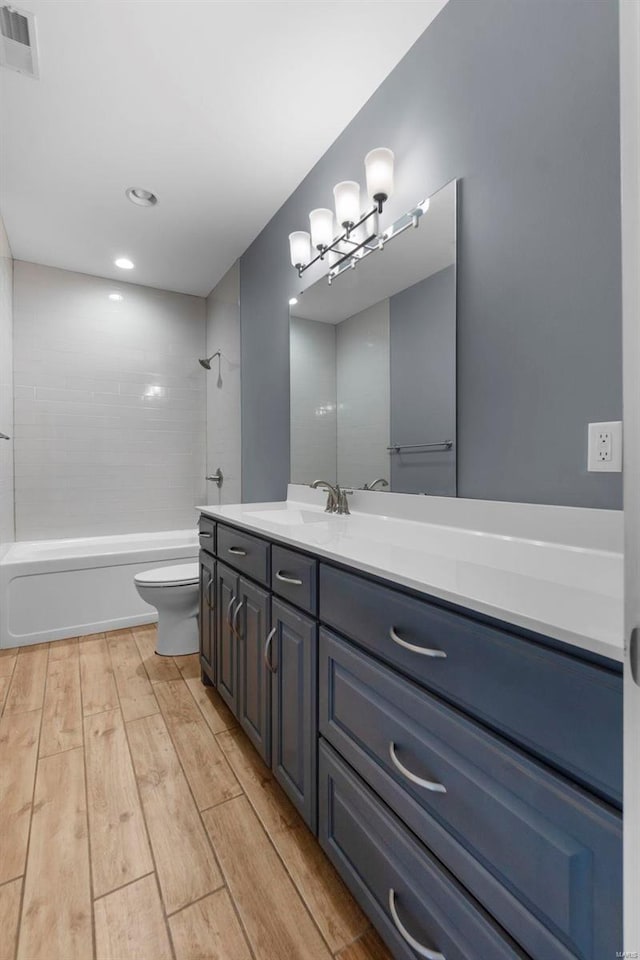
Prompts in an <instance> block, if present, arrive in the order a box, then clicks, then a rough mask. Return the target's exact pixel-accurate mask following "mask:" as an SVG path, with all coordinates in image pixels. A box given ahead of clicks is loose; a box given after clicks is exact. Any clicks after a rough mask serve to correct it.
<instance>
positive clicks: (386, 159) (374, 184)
mask: <svg viewBox="0 0 640 960" xmlns="http://www.w3.org/2000/svg"><path fill="white" fill-rule="evenodd" d="M364 165H365V169H366V172H367V193H368V195H369V197H370V198H371V199H372V200H380V199H382V200H386V199H388V198H389V197H390V196H391V194H392V193H393V150H389V149H388V147H376V149H375V150H370V151H369V153H368V154H367V155H366V157H365V158H364Z"/></svg>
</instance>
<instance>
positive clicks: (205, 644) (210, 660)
mask: <svg viewBox="0 0 640 960" xmlns="http://www.w3.org/2000/svg"><path fill="white" fill-rule="evenodd" d="M215 597H216V561H215V559H214V557H213V556H211V554H209V553H207V552H206V551H205V550H201V551H200V621H199V631H200V670H201V676H202V682H203V683H204V684H206V685H215V682H216V615H215V610H216V605H215Z"/></svg>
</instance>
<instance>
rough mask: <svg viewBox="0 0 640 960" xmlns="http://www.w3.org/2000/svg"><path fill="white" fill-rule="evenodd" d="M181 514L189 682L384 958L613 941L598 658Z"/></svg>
mask: <svg viewBox="0 0 640 960" xmlns="http://www.w3.org/2000/svg"><path fill="white" fill-rule="evenodd" d="M347 522H348V521H347ZM201 531H203V532H204V534H209V533H211V538H208V537H206V538H205V543H206V542H209V543H212V544H213V547H214V548H213V552H211V551H210V550H208V549H207V548H206V547H204V548H203V549H204V552H203V553H202V554H201V574H200V583H201V607H200V618H201V624H200V626H201V664H202V670H203V682H206V681H207V680H214V681H215V683H216V685H217V688H218V691H219V692H220V694H221V696H222V697H223V699H224V700H225V701H226V702H227V704H228V705H229V706H230V708H231V710H232V711H233V712H234V713H235V715H236V716H237V717H238V719H239V721H240V724H241V726H242V728H243V729H244V730H245V731H246V733H247V735H248V736H249V738H250V739H251V741H252V743H253V744H254V746H255V747H256V749H257V750H258V751H259V753H260V755H261V756H262V757H263V759H264V760H265V761H266V762H267V763H268V764H270V766H271V769H272V770H273V772H274V775H275V777H276V778H277V780H278V782H279V783H280V784H281V785H282V787H283V789H284V790H285V792H286V793H287V795H288V796H289V797H290V799H291V801H292V802H293V804H294V805H295V806H296V808H297V809H298V810H299V812H300V814H301V815H302V817H303V818H304V820H305V821H306V823H307V824H308V825H309V826H310V827H311V829H312V830H314V831H317V835H318V838H319V840H320V843H321V845H322V847H323V848H324V850H325V852H326V853H327V855H328V856H329V858H330V859H331V861H332V862H333V864H334V865H335V867H336V869H337V870H338V872H339V873H340V875H341V876H342V878H343V879H344V881H345V883H346V884H347V886H348V887H349V888H350V889H351V891H352V892H353V894H354V896H355V897H356V899H357V900H358V902H359V903H360V906H361V907H362V908H363V910H364V911H365V913H366V914H367V916H368V917H369V919H370V920H371V922H372V923H373V924H374V925H375V927H376V928H377V930H378V931H379V933H380V935H381V936H382V937H383V939H384V940H385V942H386V944H387V945H388V947H389V949H390V951H391V953H392V955H393V956H394V957H395V958H396V960H416V958H417V957H421V956H422V957H435V958H437V960H442V957H444V958H446V960H602V958H603V957H605V956H615V952H616V950H621V949H622V903H621V899H622V895H621V889H622V839H621V835H622V817H621V813H620V806H621V791H622V753H621V750H622V682H621V673H620V670H619V669H618V667H617V665H616V664H613V663H610V662H607V661H602V662H595V661H594V660H593V659H591V660H590V659H589V658H588V657H587V656H584V655H582V654H581V652H580V650H578V649H576V651H575V653H574V652H573V651H572V650H571V649H567V648H566V647H562V648H560V647H558V645H554V643H553V642H552V641H547V640H545V639H544V638H543V637H536V636H535V635H532V634H530V633H526V632H525V631H522V630H519V629H518V628H517V627H512V626H510V625H509V624H507V623H498V622H495V621H489V620H488V619H487V618H485V617H482V616H480V615H478V614H475V613H474V612H473V611H470V610H466V609H462V608H456V607H454V606H452V605H449V604H444V603H440V602H439V601H437V600H435V599H433V598H430V597H428V596H426V595H422V594H418V593H417V592H416V591H411V590H408V589H404V588H402V587H399V586H397V585H395V584H393V583H391V582H389V581H383V580H381V579H380V578H375V577H372V576H369V575H367V574H363V573H360V572H357V571H355V570H353V569H349V568H347V567H346V566H338V565H336V564H334V563H331V562H329V561H328V560H324V559H322V558H319V557H318V556H314V555H313V552H312V551H311V552H303V551H298V550H295V549H293V548H292V546H291V545H289V544H283V543H279V542H278V540H277V537H273V538H272V539H271V540H267V539H266V538H265V537H260V536H257V535H254V534H253V533H250V532H249V531H246V530H244V529H242V530H239V529H237V528H235V527H233V526H231V525H227V524H226V523H223V522H218V523H217V524H215V526H212V528H211V529H209V528H207V527H206V526H205V527H204V528H203V527H202V526H201ZM201 543H202V541H201ZM214 554H215V556H214ZM212 575H213V585H214V586H213V590H212V592H211V593H209V584H210V582H211V577H212ZM212 622H213V627H214V628H215V629H213V630H212V627H211V624H212Z"/></svg>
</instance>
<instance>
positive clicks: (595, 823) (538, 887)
mask: <svg viewBox="0 0 640 960" xmlns="http://www.w3.org/2000/svg"><path fill="white" fill-rule="evenodd" d="M319 687H320V694H319V699H320V711H319V722H320V733H321V734H322V735H323V736H324V737H326V738H327V740H329V741H330V742H331V744H332V745H333V746H334V747H335V748H336V749H337V750H338V751H339V752H340V754H341V755H342V756H343V757H344V758H345V760H347V761H348V762H349V764H350V765H351V766H352V767H353V768H354V769H355V770H356V771H357V772H358V773H359V774H360V776H361V777H362V778H363V779H364V780H365V781H366V782H367V783H368V784H369V786H371V787H372V788H373V789H374V790H375V791H376V793H377V794H378V795H379V796H380V797H381V799H382V800H384V801H385V803H387V804H388V805H389V806H390V807H391V808H392V809H393V810H394V811H395V812H396V813H397V814H398V815H399V816H401V817H402V819H403V820H404V822H405V823H406V824H407V826H408V827H409V828H410V829H411V830H412V831H413V832H414V833H415V834H416V836H417V837H418V838H419V839H420V840H422V841H423V843H424V844H425V845H426V846H427V847H428V849H429V850H431V851H432V852H433V853H434V854H435V855H436V856H437V857H438V858H439V859H440V860H441V861H442V862H443V863H444V864H445V865H446V866H447V867H449V868H450V869H452V870H453V871H454V872H455V874H456V876H457V877H458V878H459V879H460V880H461V881H463V882H464V884H465V886H466V888H467V889H468V890H469V891H470V892H471V893H472V894H473V895H474V896H475V897H476V898H477V900H479V901H480V902H481V903H482V904H483V906H484V907H486V908H487V909H488V910H489V911H490V912H491V914H492V915H493V916H494V917H495V918H496V919H497V920H498V921H499V922H500V923H501V924H502V926H503V927H504V928H505V929H506V930H507V931H508V932H509V933H510V934H512V936H514V938H516V939H517V940H518V942H519V943H521V944H522V946H523V947H524V948H525V949H526V950H527V951H528V952H530V953H531V955H532V956H536V957H541V958H544V960H566V957H567V956H574V955H575V956H578V957H581V958H588V960H599V958H600V957H603V956H605V955H606V953H607V951H608V950H609V948H610V945H611V944H612V943H618V942H619V935H620V931H619V926H618V925H619V920H620V902H621V898H622V876H621V871H620V845H621V842H622V821H621V817H620V815H619V814H618V812H617V811H615V810H613V809H612V808H611V807H608V806H606V805H605V804H603V803H601V802H599V801H598V800H597V799H596V798H595V797H592V796H591V795H589V794H588V793H587V792H586V791H584V790H581V789H580V788H579V787H577V786H575V785H574V784H572V783H569V782H568V781H567V780H565V779H564V778H562V777H559V776H558V775H557V774H555V773H554V772H553V771H551V770H549V769H548V768H546V767H544V766H542V765H541V764H540V763H538V762H537V761H535V760H533V759H530V758H529V757H528V756H526V755H525V754H523V753H522V752H521V751H519V750H517V749H516V748H515V747H512V746H510V745H509V744H507V743H505V742H504V741H503V740H501V739H500V738H499V737H498V736H496V735H495V734H492V733H490V732H489V731H487V730H486V729H485V728H484V727H482V726H480V725H479V724H477V723H474V722H473V721H472V720H469V719H468V718H467V717H465V716H464V715H463V714H461V713H460V712H459V711H457V710H455V709H453V708H452V707H450V706H448V705H447V704H445V703H444V702H443V701H441V700H439V699H438V698H436V697H434V696H433V695H432V694H430V693H428V692H427V691H426V690H422V689H420V688H419V687H418V686H416V685H415V684H413V683H411V682H410V681H408V680H405V679H404V678H403V677H401V676H400V675H398V674H395V673H394V672H393V671H391V670H389V669H388V668H386V667H385V666H384V665H382V664H380V663H378V662H377V661H376V660H374V659H373V658H372V657H370V656H369V655H368V654H366V653H365V652H363V651H362V650H359V649H358V648H357V647H355V646H353V645H352V644H350V643H348V642H347V641H345V640H342V639H340V638H339V637H337V636H336V635H335V634H332V633H330V632H329V631H327V630H324V629H323V630H321V633H320V657H319Z"/></svg>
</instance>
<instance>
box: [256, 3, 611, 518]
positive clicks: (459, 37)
mask: <svg viewBox="0 0 640 960" xmlns="http://www.w3.org/2000/svg"><path fill="white" fill-rule="evenodd" d="M617 29H618V13H617V4H616V3H615V2H614V0H606V2H605V0H603V2H597V3H595V2H590V0H562V2H558V0H536V2H521V0H474V2H473V3H469V2H465V0H450V2H449V3H448V4H447V6H446V7H445V8H444V10H443V11H442V13H441V14H440V15H439V16H438V17H437V18H436V20H435V21H434V22H433V23H432V24H431V26H430V27H429V28H428V29H427V30H426V31H425V33H424V34H423V35H422V36H421V37H420V38H419V40H418V42H417V43H416V44H415V45H414V47H413V48H412V49H411V50H410V51H409V53H408V54H407V55H406V57H405V58H404V59H403V60H402V61H401V63H400V64H399V65H398V66H397V67H396V69H395V70H394V71H393V73H391V74H390V76H389V77H388V78H387V80H386V81H385V82H384V83H383V84H382V86H381V87H379V89H378V90H377V91H376V92H375V94H374V95H373V96H372V97H371V99H370V100H369V102H368V103H367V104H366V105H365V106H364V107H363V109H362V110H361V111H360V113H359V114H358V115H357V116H356V117H355V118H354V120H353V121H352V122H351V124H350V125H349V126H348V127H347V128H346V130H345V131H344V132H343V133H342V134H341V136H340V137H339V138H338V139H337V140H336V142H335V143H334V144H333V145H332V146H331V148H330V149H329V150H328V151H327V153H326V154H325V155H324V157H322V159H321V160H320V161H319V163H318V164H316V166H315V167H314V168H313V169H312V170H311V172H310V173H309V174H308V176H307V177H306V178H305V180H304V181H303V182H302V183H301V184H300V186H299V187H298V188H297V189H296V190H295V191H294V193H293V194H292V196H291V197H290V198H289V199H288V200H287V202H286V203H285V204H284V206H283V207H282V208H281V209H280V210H279V211H278V213H277V214H276V215H275V217H274V218H273V219H272V220H271V222H270V223H269V224H268V225H267V227H265V229H264V230H263V231H262V233H261V234H260V235H259V236H258V237H257V239H256V240H255V241H254V243H253V244H252V245H251V246H250V247H249V249H248V250H247V251H246V253H245V254H244V255H243V257H242V260H241V271H240V276H241V280H240V282H241V325H242V406H243V409H242V425H243V434H242V449H243V496H244V499H245V500H249V501H251V500H269V499H278V498H282V497H284V495H285V492H286V484H287V480H288V472H289V347H288V310H287V301H288V299H289V297H290V296H291V295H293V294H294V293H297V292H298V283H299V282H298V280H297V278H296V274H295V272H294V270H293V269H292V268H291V267H290V266H289V259H288V244H287V235H288V233H289V232H290V231H291V230H294V229H301V228H305V226H306V224H307V222H308V221H307V216H308V212H309V210H311V209H312V208H313V207H318V206H325V205H326V206H330V205H331V189H332V186H333V184H334V183H336V182H337V181H338V180H344V179H348V178H353V179H358V180H359V181H360V182H361V183H362V182H363V179H364V178H363V157H364V154H365V153H366V151H367V150H369V149H371V148H372V147H375V146H380V145H385V146H390V147H392V148H393V149H394V151H395V153H396V158H397V175H396V184H397V193H396V195H395V196H394V197H393V198H392V199H391V201H390V203H389V204H388V208H387V211H386V215H387V217H388V219H389V220H391V219H393V218H394V217H395V216H397V215H399V214H400V213H401V212H402V211H403V210H404V209H406V208H407V207H408V206H409V205H410V204H412V203H414V202H416V201H417V200H418V199H419V198H421V197H422V196H423V195H425V194H430V193H433V192H434V191H435V190H437V189H438V188H439V187H440V186H441V185H442V184H444V183H445V182H447V181H448V180H450V179H451V178H452V177H460V178H461V179H462V183H461V190H460V213H459V225H458V247H457V255H458V264H457V267H458V493H459V494H460V495H461V496H463V497H476V498H485V499H496V500H513V501H528V502H540V503H558V504H569V505H581V506H593V507H620V506H621V478H620V476H619V475H607V474H587V472H586V436H587V426H586V425H587V423H588V421H589V420H615V419H619V418H620V417H621V406H622V403H621V321H620V312H621V308H620V249H619V248H620V238H619V232H620V215H619V136H618V135H619V130H618V109H619V104H618V36H617ZM363 56H366V52H363ZM310 272H311V271H310Z"/></svg>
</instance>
